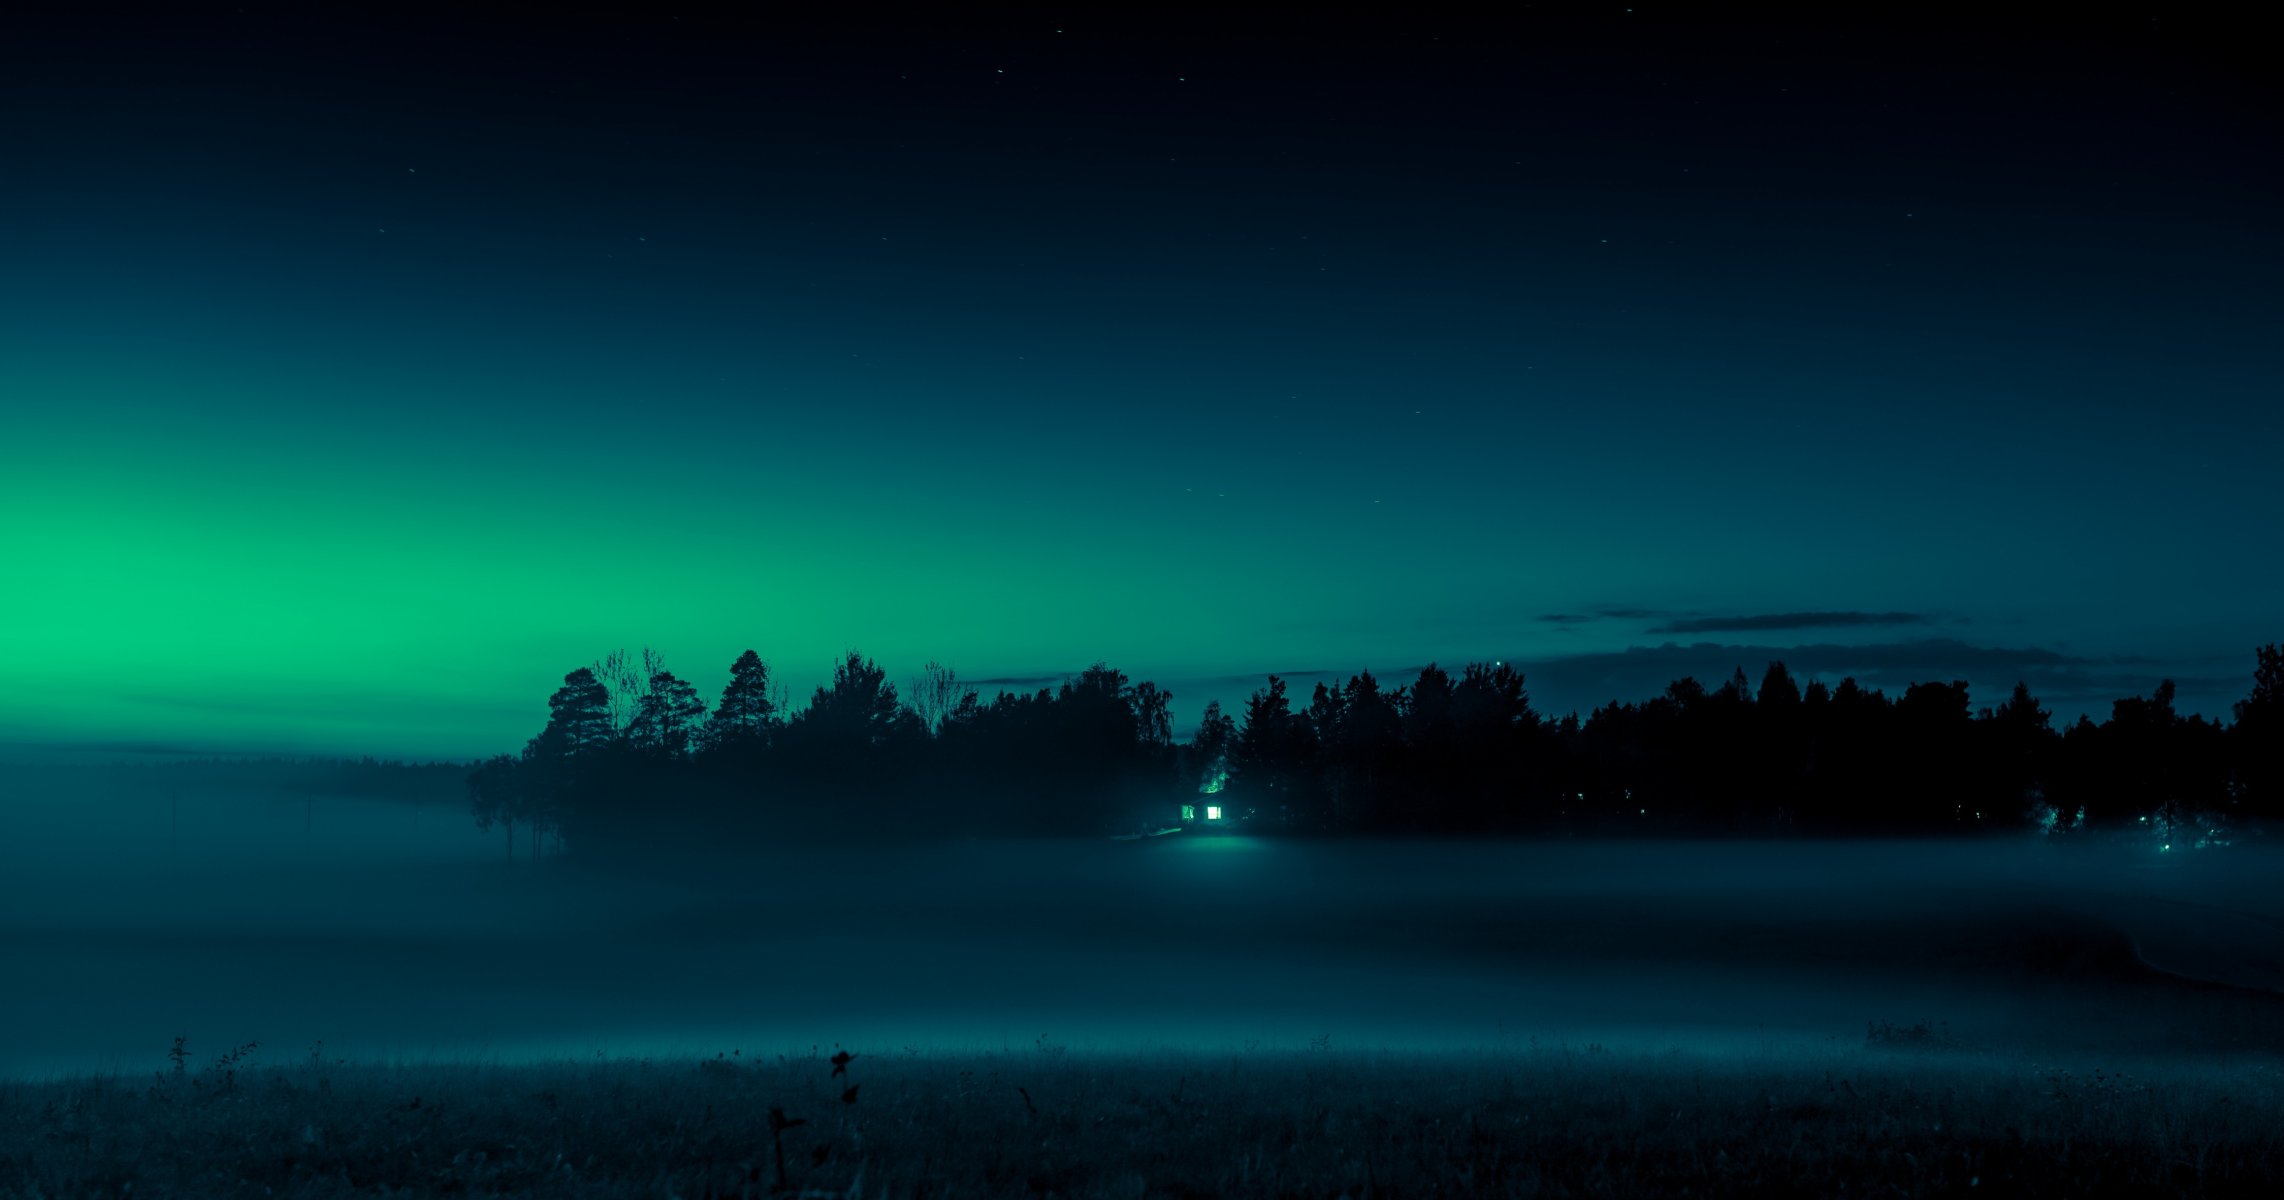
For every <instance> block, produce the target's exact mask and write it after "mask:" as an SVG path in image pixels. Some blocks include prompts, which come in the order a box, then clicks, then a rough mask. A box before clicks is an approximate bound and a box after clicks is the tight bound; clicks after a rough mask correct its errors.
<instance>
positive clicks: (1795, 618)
mask: <svg viewBox="0 0 2284 1200" xmlns="http://www.w3.org/2000/svg"><path fill="white" fill-rule="evenodd" d="M1930 619H1931V618H1929V617H1928V615H1927V614H1925V613H1908V612H1854V611H1842V612H1791V613H1760V614H1757V615H1754V616H1745V617H1692V618H1689V619H1687V620H1681V621H1674V622H1672V623H1670V624H1666V625H1660V626H1658V627H1657V628H1655V629H1652V630H1650V632H1651V633H1767V632H1774V631H1778V630H1785V629H1833V628H1842V627H1847V626H1861V625H1925V624H1928V623H1929V621H1930Z"/></svg>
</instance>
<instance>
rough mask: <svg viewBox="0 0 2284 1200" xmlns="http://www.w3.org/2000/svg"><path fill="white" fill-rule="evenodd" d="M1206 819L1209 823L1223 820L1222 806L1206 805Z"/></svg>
mask: <svg viewBox="0 0 2284 1200" xmlns="http://www.w3.org/2000/svg"><path fill="white" fill-rule="evenodd" d="M1205 819H1206V820H1208V821H1218V820H1220V819H1221V806H1220V805H1218V804H1208V805H1206V806H1205Z"/></svg>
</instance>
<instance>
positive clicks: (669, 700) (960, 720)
mask: <svg viewBox="0 0 2284 1200" xmlns="http://www.w3.org/2000/svg"><path fill="white" fill-rule="evenodd" d="M2174 695H2175V692H2174V686H2173V684H2172V683H2171V682H2170V681H2167V682H2164V683H2161V684H2159V685H2158V686H2157V688H2156V689H2155V690H2154V691H2153V692H2152V693H2151V694H2149V695H2147V696H2132V697H2127V698H2124V699H2120V700H2118V701H2116V702H2115V703H2114V704H2113V705H2112V706H2111V711H2110V714H2109V716H2108V718H2107V719H2106V720H2103V721H2100V722H2096V721H2094V720H2092V719H2091V718H2090V717H2081V718H2080V719H2079V720H2078V721H2076V722H2075V723H2071V724H2069V725H2068V726H2067V727H2065V728H2057V727H2056V725H2055V723H2054V721H2053V718H2052V714H2051V713H2050V712H2049V711H2048V710H2047V709H2046V708H2045V707H2044V706H2042V705H2041V704H2040V702H2039V700H2038V698H2037V697H2036V696H2034V695H2033V694H2032V693H2031V690H2030V689H2029V688H2028V687H2027V686H2025V685H2022V684H2017V685H2016V686H2015V688H2014V690H2013V693H2012V694H2011V695H2010V696H2009V697H2008V698H2007V699H2006V700H2005V701H2004V702H2002V703H2000V704H1998V705H1996V706H1992V707H1984V708H1982V709H1980V710H1977V709H1975V708H1974V707H1972V705H1971V702H1970V699H1969V695H1968V687H1967V684H1966V683H1965V682H1964V681H1951V682H1947V683H1945V682H1929V683H1915V684H1912V685H1910V686H1909V687H1908V688H1906V689H1905V690H1904V691H1903V692H1902V693H1901V694H1900V695H1896V696H1890V695H1888V694H1886V693H1884V692H1883V691H1881V690H1879V689H1877V688H1867V687H1864V686H1862V685H1860V684H1858V683H1857V682H1856V681H1855V680H1854V679H1852V678H1850V679H1843V680H1841V681H1840V682H1839V683H1838V684H1836V685H1830V686H1827V685H1826V684H1824V683H1823V682H1821V681H1815V682H1810V683H1808V684H1807V685H1806V686H1802V685H1801V684H1800V683H1799V682H1798V681H1797V680H1796V679H1794V678H1793V676H1792V675H1791V673H1790V672H1789V671H1787V670H1786V668H1785V665H1784V664H1783V663H1782V662H1774V663H1770V664H1768V666H1767V668H1766V670H1765V671H1764V672H1763V673H1762V675H1761V677H1760V680H1759V682H1758V684H1757V685H1756V684H1755V683H1754V682H1753V681H1752V680H1751V679H1750V678H1749V677H1748V676H1747V675H1746V674H1745V672H1744V670H1743V669H1742V668H1740V669H1739V670H1738V671H1737V672H1736V674H1735V675H1734V676H1732V677H1731V678H1730V679H1729V680H1727V681H1726V682H1724V683H1722V684H1721V685H1719V686H1717V687H1714V688H1707V687H1706V686H1704V685H1703V684H1702V683H1700V682H1699V681H1697V680H1696V679H1693V678H1683V679H1679V680H1676V681H1674V682H1673V683H1672V684H1670V685H1668V686H1667V687H1666V689H1665V690H1664V692H1663V693H1661V694H1659V695H1657V696H1654V697H1651V698H1649V699H1647V700H1642V701H1634V702H1615V701H1614V702H1612V703H1610V704H1607V705H1605V706H1603V707H1601V708H1597V709H1595V710H1593V711H1592V712H1591V713H1590V714H1589V715H1588V716H1587V717H1586V718H1585V719H1583V720H1581V719H1580V718H1579V717H1578V716H1577V715H1576V714H1575V713H1573V714H1570V715H1567V716H1564V717H1561V718H1551V717H1549V716H1547V715H1545V714H1542V713H1540V712H1538V711H1537V710H1536V709H1535V708H1533V707H1532V704H1531V700H1530V695H1529V692H1528V690H1527V689H1526V687H1525V686H1524V677H1523V674H1522V673H1521V672H1520V671H1518V670H1516V669H1515V668H1513V667H1510V666H1507V665H1504V664H1500V663H1471V664H1468V665H1467V666H1465V667H1463V668H1462V669H1461V670H1460V671H1459V672H1458V673H1457V674H1456V675H1455V674H1452V673H1451V672H1448V671H1446V670H1444V669H1443V668H1441V667H1439V666H1436V665H1432V664H1431V665H1429V666H1427V667H1425V668H1422V669H1421V670H1420V672H1419V673H1418V675H1417V677H1416V678H1414V679H1412V680H1411V681H1409V682H1407V683H1404V684H1402V685H1400V686H1395V687H1389V686H1386V685H1384V684H1383V683H1382V682H1381V681H1380V680H1379V679H1377V678H1376V677H1374V676H1373V675H1372V673H1371V672H1369V671H1363V672H1359V673H1357V674H1356V675H1354V676H1351V677H1350V678H1349V679H1348V680H1347V681H1346V682H1344V683H1338V684H1333V683H1319V684H1317V685H1316V687H1315V689H1314V691H1313V692H1312V693H1311V694H1310V695H1309V696H1308V697H1307V698H1306V699H1305V700H1303V699H1301V698H1299V697H1297V696H1295V695H1293V694H1292V693H1291V692H1290V691H1289V690H1288V687H1287V684H1286V681H1285V680H1283V679H1281V678H1279V677H1277V676H1269V677H1268V678H1267V680H1266V682H1265V683H1264V685H1263V686H1262V687H1261V688H1259V689H1257V690H1255V691H1254V692H1253V693H1252V695H1251V696H1250V697H1248V698H1247V700H1246V701H1245V703H1244V706H1243V710H1242V711H1241V712H1238V713H1234V714H1232V713H1225V712H1223V711H1222V709H1221V707H1220V705H1219V704H1218V703H1214V704H1208V705H1207V706H1206V709H1205V712H1204V715H1203V717H1202V719H1201V720H1200V721H1199V723H1198V726H1197V729H1196V731H1195V732H1194V733H1193V734H1192V735H1191V736H1190V737H1189V738H1188V739H1186V740H1182V741H1177V740H1176V739H1175V737H1174V736H1173V721H1172V696H1171V695H1169V694H1168V693H1167V692H1165V691H1164V690H1162V689H1160V688H1159V687H1158V686H1157V685H1155V684H1153V683H1150V682H1148V681H1143V682H1134V681H1132V680H1130V679H1129V678H1128V677H1127V676H1126V675H1125V674H1124V673H1123V672H1120V671H1117V670H1115V669H1113V668H1111V667H1109V666H1107V665H1105V664H1102V663H1097V664H1095V665H1094V666H1091V667H1088V668H1087V669H1086V670H1084V671H1081V672H1079V673H1078V674H1076V675H1074V676H1072V677H1070V678H1069V679H1066V680H1065V681H1063V682H1062V684H1061V685H1060V686H1059V687H1045V688H1041V689H1039V690H1038V691H1036V692H1010V691H1000V692H998V693H997V694H996V695H994V696H993V697H992V698H991V699H989V700H985V699H983V698H982V696H981V694H980V693H979V692H977V691H976V690H974V689H971V688H968V687H965V686H964V685H963V684H962V683H961V682H960V680H959V677H958V675H957V673H955V672H953V671H951V670H950V669H948V668H945V667H943V666H941V665H939V664H937V663H933V662H931V663H929V664H927V666H926V667H924V668H923V669H922V671H921V672H920V674H919V675H918V676H917V677H915V678H913V679H910V680H907V681H905V683H904V685H903V686H902V687H901V688H899V686H898V684H896V683H894V682H891V681H890V680H889V679H888V676H887V672H886V671H884V670H883V669H882V668H881V667H880V666H878V665H877V664H876V663H874V662H873V661H872V660H871V659H869V658H867V657H865V656H863V655H861V654H858V653H856V652H853V651H852V652H850V653H848V654H847V655H846V656H845V657H844V658H843V659H842V660H841V661H839V662H837V663H836V664H835V665H834V667H833V671H832V677H831V679H830V680H829V681H828V682H827V683H825V684H823V685H821V686H819V687H818V688H817V689H816V690H815V691H814V693H813V694H811V695H810V696H809V697H808V700H807V702H806V703H805V704H802V705H800V706H798V707H796V706H793V705H792V704H791V703H790V702H789V699H788V697H787V696H786V694H785V692H784V689H783V688H781V687H779V686H777V685H776V683H775V681H774V677H773V675H772V672H771V669H770V666H769V664H768V663H767V662H766V661H764V660H763V659H762V658H761V657H760V656H759V655H758V654H757V653H755V652H754V651H751V650H748V651H746V652H745V653H744V654H742V655H740V656H739V657H738V659H737V661H736V662H734V663H733V664H731V667H730V678H729V683H728V685H727V686H726V687H724V688H723V690H722V693H721V695H720V697H719V698H718V699H717V700H716V701H715V702H714V703H713V704H712V705H711V706H710V707H709V706H708V704H707V703H706V702H705V700H704V699H703V698H702V697H701V696H700V695H699V694H698V691H697V689H696V688H694V687H693V686H691V685H690V684H689V683H688V682H686V681H684V680H682V679H681V678H679V677H678V676H676V675H675V674H674V673H673V672H672V671H670V670H668V669H667V668H666V666H665V664H664V663H663V662H662V661H661V660H660V659H659V657H658V656H657V655H656V654H655V653H652V652H650V651H647V650H646V651H644V652H643V653H642V654H641V655H640V656H630V655H627V654H624V653H617V654H613V655H611V656H609V657H608V658H605V659H603V660H601V661H599V662H597V663H595V664H593V665H592V666H588V667H581V668H579V669H577V670H574V671H571V672H570V673H568V674H567V675H565V676H564V678H563V685H562V687H560V688H559V689H557V690H556V692H555V694H554V695H553V696H551V697H549V699H548V706H547V707H548V718H547V722H546V724H545V726H544V727H543V728H542V729H541V730H540V731H539V733H538V734H537V735H535V736H534V737H532V738H531V740H530V741H529V742H527V743H526V744H525V745H524V747H523V749H522V751H521V752H520V753H517V754H501V755H497V756H494V757H492V758H490V759H487V760H484V761H483V762H481V763H478V764H476V766H475V767H474V768H473V770H471V771H470V772H469V774H468V776H467V786H468V794H469V798H470V802H471V805H472V808H473V811H474V814H475V817H476V820H477V822H478V823H479V824H480V825H481V826H482V827H483V828H484V829H487V830H489V829H492V828H495V827H498V828H500V829H502V830H503V831H504V833H505V835H506V843H507V847H508V853H509V854H510V855H511V856H513V855H515V854H517V853H518V850H517V841H516V838H517V834H518V832H519V831H521V833H522V835H523V838H524V841H523V847H524V849H523V852H524V853H528V854H532V855H537V854H539V853H542V852H543V851H545V850H550V849H559V848H576V849H577V850H578V851H580V852H581V853H582V854H583V855H586V854H592V855H594V856H595V857H610V856H612V855H614V854H639V853H645V852H682V851H688V850H690V849H693V848H699V847H711V848H717V849H734V848H737V847H741V846H751V845H754V844H755V841H756V839H767V838H771V837H802V836H835V835H837V836H851V835H862V836H867V837H883V836H938V835H945V834H953V833H960V832H977V833H991V834H1005V833H1016V834H1055V835H1073V834H1100V833H1110V832H1139V831H1147V830H1150V829H1155V828H1164V827H1168V826H1170V825H1173V824H1174V823H1176V822H1177V821H1178V820H1179V815H1178V814H1179V811H1180V806H1181V805H1183V804H1185V803H1186V804H1191V805H1193V806H1195V807H1202V806H1204V805H1206V804H1208V803H1210V804H1212V805H1213V806H1214V808H1216V809H1217V810H1219V811H1220V812H1221V813H1222V814H1224V816H1223V820H1224V822H1225V823H1226V824H1227V825H1229V826H1231V827H1242V828H1248V829H1252V830H1256V831H1262V832H1271V831H1274V832H1289V833H1296V834H1312V833H1313V834H1342V833H1371V834H1435V835H1459V836H1468V835H1549V834H1609V833H1621V832H1634V833H1655V834H1660V835H1715V834H1782V833H1796V834H1811V835H1843V834H1846V835H1935V834H1958V833H1971V832H1976V831H1991V830H2014V829H2021V828H2023V827H2025V826H2026V825H2030V826H2035V827H2037V828H2040V829H2043V830H2046V831H2048V832H2051V833H2058V834H2059V833H2069V832H2073V831H2081V830H2101V829H2116V828H2127V827H2137V826H2151V827H2152V828H2155V829H2159V830H2163V831H2167V836H2173V835H2174V831H2177V835H2178V837H2179V838H2180V839H2181V840H2182V842H2183V845H2184V847H2185V846H2187V845H2190V844H2194V841H2196V840H2207V841H2209V840H2212V839H2215V838H2220V837H2225V836H2227V834H2226V831H2227V830H2229V829H2231V828H2235V827H2237V826H2239V825H2240V824H2242V823H2244V822H2246V821H2260V820H2269V819H2274V818H2277V817H2279V816H2284V649H2280V648H2279V647H2278V646H2274V645H2270V646H2263V647H2261V648H2259V650H2258V651H2257V652H2256V667H2255V670H2254V675H2253V680H2252V689H2251V691H2250V693H2249V694H2248V695H2247V696H2246V698H2245V699H2244V700H2242V701H2239V702H2238V703H2237V704H2236V705H2235V706H2234V712H2233V716H2234V718H2235V719H2234V721H2233V722H2222V721H2217V720H2210V719H2207V718H2205V717H2202V716H2185V715H2183V714H2181V713H2180V712H2178V711H2177V710H2176V709H2175V708H2174Z"/></svg>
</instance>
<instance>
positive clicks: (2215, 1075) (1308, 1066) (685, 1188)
mask: <svg viewBox="0 0 2284 1200" xmlns="http://www.w3.org/2000/svg"><path fill="white" fill-rule="evenodd" d="M1891 1032H1892V1031H1891ZM1909 1040H1910V1039H1906V1042H1908V1041H1909ZM1897 1046H1898V1044H1896V1043H1882V1042H1879V1041H1877V1040H1876V1039H1875V1040H1874V1042H1873V1043H1872V1044H1868V1045H1865V1046H1861V1047H1858V1046H1834V1047H1832V1048H1830V1049H1829V1050H1826V1051H1822V1052H1809V1053H1805V1054H1782V1055H1780V1054H1777V1053H1774V1052H1773V1051H1772V1052H1770V1053H1766V1054H1757V1055H1746V1056H1743V1057H1734V1056H1732V1057H1724V1058H1715V1057H1703V1056H1693V1055H1689V1054H1683V1053H1663V1054H1646V1053H1644V1054H1631V1053H1616V1052H1609V1051H1604V1050H1602V1049H1600V1048H1599V1047H1586V1048H1548V1049H1536V1048H1534V1049H1525V1050H1519V1051H1508V1052H1500V1053H1490V1054H1483V1055H1477V1056H1467V1055H1412V1056H1396V1055H1369V1054H1346V1053H1342V1052H1339V1051H1322V1052H1319V1051H1308V1052H1301V1053H1294V1054H1267V1053H1242V1054H1230V1055H1219V1056H1208V1055H1196V1054H1175V1053H1165V1054H1154V1055H1153V1054H1144V1055H1121V1056H1111V1055H1102V1056H1096V1055H1087V1054H1078V1053H1071V1054H1065V1053H1060V1052H1058V1051H1055V1049H1054V1048H1053V1047H1044V1048H1043V1050H1026V1051H1022V1052H1018V1053H1003V1054H984V1055H973V1056H964V1057H963V1056H933V1055H930V1056H923V1055H915V1054H909V1053H896V1054H871V1053H866V1054H860V1055H859V1056H857V1057H856V1058H855V1059H854V1060H853V1061H851V1062H849V1063H847V1064H846V1073H845V1075H844V1074H839V1073H836V1072H835V1070H834V1063H833V1061H832V1060H831V1059H830V1058H827V1057H824V1056H823V1054H822V1053H820V1054H818V1055H809V1054H806V1053H805V1054H803V1055H801V1056H798V1057H793V1058H779V1057H774V1056H772V1057H770V1058H768V1059H767V1060H766V1061H754V1060H753V1059H752V1058H750V1057H747V1056H743V1055H739V1056H725V1057H723V1058H720V1059H715V1060H708V1061H701V1062H692V1061H673V1062H668V1061H658V1062H647V1061H646V1062H625V1061H617V1062H595V1063H567V1064H560V1065H547V1066H497V1065H467V1066H405V1067H362V1068H351V1067H343V1066H340V1065H337V1064H336V1065H330V1066H329V1065H325V1064H321V1063H318V1062H314V1061H312V1062H309V1063H306V1064H304V1065H301V1066H297V1067H291V1068H278V1069H260V1068H250V1067H249V1065H248V1063H249V1061H250V1057H249V1056H241V1058H240V1059H239V1060H238V1061H237V1062H236V1063H235V1064H232V1065H231V1066H229V1067H227V1068H224V1067H219V1066H209V1067H208V1069H206V1070H205V1071H203V1072H199V1071H188V1070H179V1069H178V1070H168V1071H162V1072H160V1073H158V1074H156V1075H144V1076H141V1077H135V1078H128V1077H110V1078H83V1079H70V1080H57V1081H49V1082H39V1083H18V1084H9V1085H0V1196H5V1197H10V1198H14V1197H118V1198H122V1200H124V1198H128V1197H135V1198H141V1197H154V1196H245V1195H251V1196H273V1197H315V1196H347V1195H352V1194H359V1195H383V1196H386V1195H409V1196H428V1195H458V1196H468V1195H484V1196H490V1195H534V1196H594V1197H619V1196H629V1197H631V1196H656V1197H666V1196H680V1197H688V1198H690V1200H697V1198H700V1197H710V1196H711V1197H719V1196H768V1195H772V1194H807V1195H835V1196H867V1197H870V1196H887V1197H972V1196H1019V1197H1032V1196H1111V1197H1145V1196H1169V1197H1196V1196H1308V1197H1335V1196H1351V1197H1366V1196H1372V1197H1400V1196H1430V1195H1480V1196H1509V1195H1512V1196H1538V1195H1547V1196H1647V1195H1660V1196H1663V1195H1693V1196H1748V1195H1749V1196H1857V1195H1910V1196H1924V1195H1942V1194H1950V1195H1973V1196H2089V1195H2105V1196H2126V1195H2181V1196H2214V1195H2242V1196H2274V1195H2279V1194H2284V1074H2280V1072H2279V1070H2278V1068H2277V1065H2276V1062H2275V1060H2274V1059H2271V1058H2267V1057H2260V1058H2257V1059H2238V1060H2232V1061H2223V1062H2209V1063H2205V1064H2201V1065H2192V1064H2186V1063H2176V1064H2173V1065H2170V1066H2164V1067H2156V1068H2150V1067H2143V1068H2129V1069H2128V1070H2129V1073H2118V1072H2115V1071H2114V1070H2112V1069H2109V1068H2106V1067H2099V1066H2087V1065H2072V1066H2069V1067H2062V1066H2054V1065H2038V1064H2032V1063H2027V1062H2019V1061H2010V1060H2001V1059H1997V1058H1994V1057H1990V1056H1983V1055H1978V1054H1975V1053H1972V1052H1967V1051H1961V1050H1958V1049H1927V1048H1911V1049H1899V1048H1897ZM852 1088H853V1089H854V1090H853V1091H851V1089H852ZM772 1109H776V1110H779V1111H780V1113H781V1119H779V1120H774V1121H773V1119H772V1116H771V1111H772ZM781 1157H782V1163H783V1168H782V1169H783V1172H784V1184H783V1186H782V1188H781V1186H780V1184H779V1170H780V1167H779V1163H780V1160H781Z"/></svg>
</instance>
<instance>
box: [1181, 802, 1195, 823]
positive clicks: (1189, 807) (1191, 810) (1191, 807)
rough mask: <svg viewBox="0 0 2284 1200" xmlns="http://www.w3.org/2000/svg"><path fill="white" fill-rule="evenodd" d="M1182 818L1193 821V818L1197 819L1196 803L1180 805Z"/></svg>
mask: <svg viewBox="0 0 2284 1200" xmlns="http://www.w3.org/2000/svg"><path fill="white" fill-rule="evenodd" d="M1182 819H1183V820H1185V821H1195V820H1197V819H1198V806H1197V805H1195V804H1185V805H1183V806H1182Z"/></svg>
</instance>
